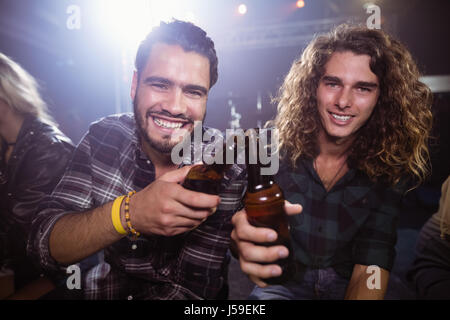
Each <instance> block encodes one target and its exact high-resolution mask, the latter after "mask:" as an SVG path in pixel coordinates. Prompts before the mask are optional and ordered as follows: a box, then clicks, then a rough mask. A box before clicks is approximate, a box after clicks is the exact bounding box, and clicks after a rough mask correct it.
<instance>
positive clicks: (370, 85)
mask: <svg viewBox="0 0 450 320" xmlns="http://www.w3.org/2000/svg"><path fill="white" fill-rule="evenodd" d="M322 81H330V82H336V83H340V84H342V80H341V79H340V78H338V77H333V76H323V78H322ZM356 86H357V87H368V88H377V87H378V84H376V83H375V82H368V81H358V82H357V83H356Z"/></svg>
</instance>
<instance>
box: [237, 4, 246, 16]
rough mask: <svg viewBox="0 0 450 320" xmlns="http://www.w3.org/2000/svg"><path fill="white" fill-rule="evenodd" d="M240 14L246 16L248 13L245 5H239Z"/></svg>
mask: <svg viewBox="0 0 450 320" xmlns="http://www.w3.org/2000/svg"><path fill="white" fill-rule="evenodd" d="M238 12H239V14H241V15H244V14H246V13H247V6H246V5H245V4H241V5H239V7H238Z"/></svg>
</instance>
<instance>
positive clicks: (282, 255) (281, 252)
mask: <svg viewBox="0 0 450 320" xmlns="http://www.w3.org/2000/svg"><path fill="white" fill-rule="evenodd" d="M288 255H289V252H288V251H287V250H284V249H280V250H279V251H278V256H279V257H280V258H286V257H287V256H288Z"/></svg>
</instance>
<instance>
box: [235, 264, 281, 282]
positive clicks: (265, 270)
mask: <svg viewBox="0 0 450 320" xmlns="http://www.w3.org/2000/svg"><path fill="white" fill-rule="evenodd" d="M239 262H240V266H241V270H242V272H244V273H246V274H247V275H248V276H249V277H250V279H251V280H252V281H253V282H255V283H256V282H259V283H260V284H261V285H266V284H265V283H264V282H263V281H264V279H269V278H273V277H278V276H280V275H281V274H282V270H281V267H280V266H279V265H276V264H270V265H262V264H259V263H253V262H248V261H242V260H239ZM257 284H258V283H257ZM258 285H259V284H258Z"/></svg>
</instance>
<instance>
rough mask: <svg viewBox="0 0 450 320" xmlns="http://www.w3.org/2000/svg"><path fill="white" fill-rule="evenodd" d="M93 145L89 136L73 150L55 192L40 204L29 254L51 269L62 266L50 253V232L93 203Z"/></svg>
mask: <svg viewBox="0 0 450 320" xmlns="http://www.w3.org/2000/svg"><path fill="white" fill-rule="evenodd" d="M90 172H91V167H90V144H89V138H88V135H86V136H85V137H84V138H83V139H82V141H81V142H80V144H79V145H78V146H77V148H76V149H75V151H74V152H73V155H72V159H71V160H70V162H69V165H68V167H67V169H66V172H65V173H64V175H63V177H62V178H61V180H60V182H59V183H58V185H57V186H56V187H55V189H54V190H53V193H52V194H51V195H49V196H47V197H46V198H45V199H44V200H43V201H42V202H41V203H40V204H39V206H38V208H37V213H36V216H35V218H34V220H33V223H32V225H31V231H30V235H29V238H28V244H27V252H28V255H29V256H30V257H31V258H32V260H33V261H35V262H36V263H37V264H38V265H40V266H41V267H42V268H44V269H45V270H48V271H58V270H60V269H61V267H62V266H60V265H59V264H58V263H57V262H56V260H54V259H53V258H52V256H51V254H50V249H49V239H50V233H51V231H52V229H53V227H54V225H55V223H56V222H57V220H58V219H60V218H61V217H62V216H64V215H66V214H68V213H71V212H82V211H86V210H88V209H89V208H90V207H91V206H92V202H93V201H92V197H91V188H92V183H91V180H92V179H91V174H90Z"/></svg>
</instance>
